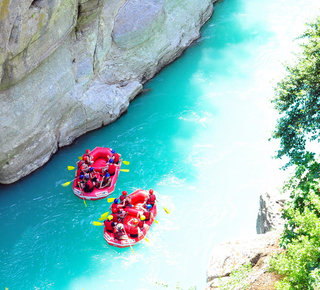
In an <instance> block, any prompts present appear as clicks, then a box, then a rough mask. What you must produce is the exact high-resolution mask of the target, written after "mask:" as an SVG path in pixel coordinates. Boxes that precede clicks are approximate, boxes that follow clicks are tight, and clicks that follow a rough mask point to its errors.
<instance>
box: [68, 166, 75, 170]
mask: <svg viewBox="0 0 320 290" xmlns="http://www.w3.org/2000/svg"><path fill="white" fill-rule="evenodd" d="M73 169H76V168H75V167H74V166H68V170H73Z"/></svg>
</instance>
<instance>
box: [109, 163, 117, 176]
mask: <svg viewBox="0 0 320 290" xmlns="http://www.w3.org/2000/svg"><path fill="white" fill-rule="evenodd" d="M108 172H109V174H110V175H114V174H115V173H116V166H115V165H114V164H112V163H111V164H109V168H108Z"/></svg>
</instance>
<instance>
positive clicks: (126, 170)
mask: <svg viewBox="0 0 320 290" xmlns="http://www.w3.org/2000/svg"><path fill="white" fill-rule="evenodd" d="M120 171H122V172H129V169H120Z"/></svg>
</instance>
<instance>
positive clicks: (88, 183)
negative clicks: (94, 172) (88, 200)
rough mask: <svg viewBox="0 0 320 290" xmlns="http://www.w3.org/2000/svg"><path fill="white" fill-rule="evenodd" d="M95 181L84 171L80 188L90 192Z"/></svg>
mask: <svg viewBox="0 0 320 290" xmlns="http://www.w3.org/2000/svg"><path fill="white" fill-rule="evenodd" d="M94 187H95V182H92V181H91V179H90V175H89V173H86V174H85V176H84V185H83V187H82V190H83V191H84V192H91V191H93V190H94Z"/></svg>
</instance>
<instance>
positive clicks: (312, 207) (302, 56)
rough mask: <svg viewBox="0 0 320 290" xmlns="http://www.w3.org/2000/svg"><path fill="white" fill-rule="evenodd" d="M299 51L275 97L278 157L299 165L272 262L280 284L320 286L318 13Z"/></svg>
mask: <svg viewBox="0 0 320 290" xmlns="http://www.w3.org/2000/svg"><path fill="white" fill-rule="evenodd" d="M299 39H300V40H301V41H302V42H301V44H300V47H301V49H302V50H301V52H300V53H299V54H297V60H298V61H297V62H296V63H295V64H294V65H286V69H287V72H288V75H287V76H286V77H285V78H284V79H283V80H281V81H280V82H279V83H278V85H277V87H276V96H275V98H274V99H273V100H272V103H273V104H274V105H275V108H276V109H277V110H278V112H279V114H280V115H281V117H280V118H279V120H278V123H277V126H276V128H275V131H274V132H273V138H275V139H280V149H279V150H278V152H277V156H276V157H277V158H280V159H281V158H282V157H284V156H286V157H288V158H289V161H288V162H287V164H286V165H285V166H284V168H287V167H289V166H292V165H293V166H295V174H294V176H293V177H292V178H291V179H290V180H288V181H287V182H286V183H285V185H284V187H283V190H284V191H290V200H289V202H287V204H286V206H285V208H284V210H283V218H284V219H285V228H284V232H283V234H282V237H281V241H280V245H281V247H283V248H285V249H286V251H284V252H283V253H281V254H279V255H277V256H276V257H275V258H274V259H273V260H272V262H271V265H272V268H273V269H274V270H276V271H277V272H278V274H280V275H282V277H283V279H282V280H281V281H279V282H277V285H276V287H277V289H320V220H319V218H320V187H319V174H320V163H319V161H318V160H317V152H316V150H315V149H310V148H313V146H312V145H313V144H314V143H316V142H315V141H318V143H319V142H320V17H318V18H317V19H316V20H315V21H314V22H312V23H310V24H308V25H307V29H306V31H305V32H304V33H303V35H302V36H301V37H300V38H299Z"/></svg>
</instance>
